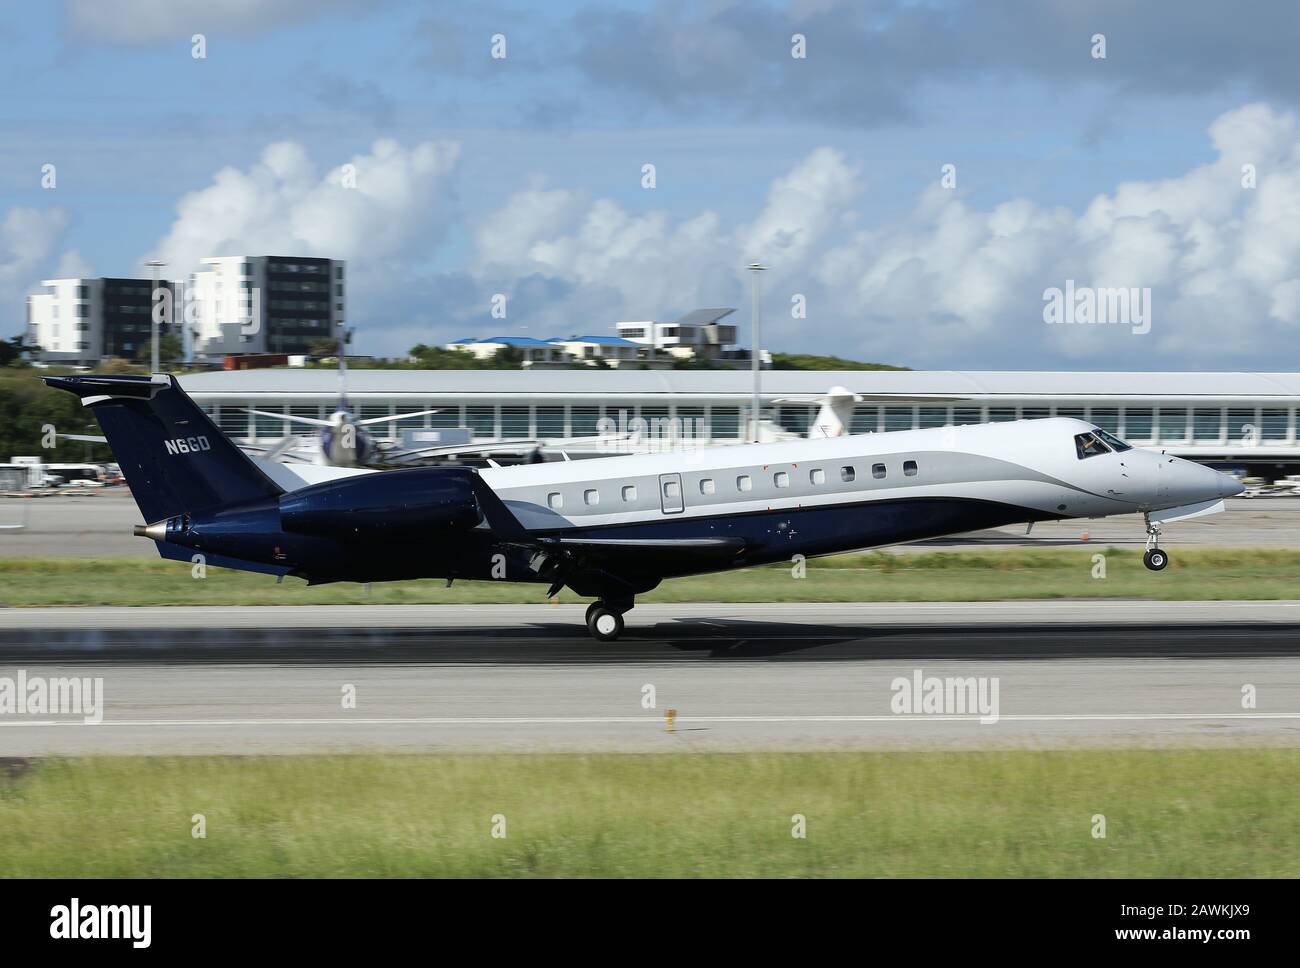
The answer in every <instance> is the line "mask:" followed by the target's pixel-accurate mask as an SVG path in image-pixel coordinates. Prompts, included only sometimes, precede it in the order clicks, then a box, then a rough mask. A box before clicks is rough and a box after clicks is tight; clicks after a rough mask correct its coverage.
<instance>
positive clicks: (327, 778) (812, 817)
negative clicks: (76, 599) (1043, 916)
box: [0, 749, 1300, 877]
mask: <svg viewBox="0 0 1300 968" xmlns="http://www.w3.org/2000/svg"><path fill="white" fill-rule="evenodd" d="M7 765H9V766H10V767H11V768H10V769H9V770H8V771H7V772H6V771H5V770H3V769H0V873H3V874H4V875H7V876H13V877H74V876H91V877H132V876H140V877H144V876H149V877H156V876H162V877H249V876H277V877H278V876H304V877H315V876H345V877H346V876H399V877H400V876H488V877H514V876H538V877H574V876H636V877H641V876H650V877H655V876H828V877H829V876H865V877H882V876H958V877H963V876H1009V877H1025V876H1082V877H1244V876H1252V877H1294V876H1297V874H1300V750H1294V749H1290V750H1284V749H1257V750H1253V749H1230V750H1168V751H1140V750H1125V751H1113V752H1103V751H1062V752H1035V751H1015V752H995V753H803V754H799V753H793V754H792V753H765V754H698V755H676V754H666V755H665V754H647V755H620V754H603V755H572V754H555V755H550V754H547V755H529V756H516V755H501V754H478V755H409V756H297V757H188V758H186V757H182V758H140V757H102V758H90V759H76V760H58V759H54V760H44V761H36V762H35V763H34V764H32V765H31V766H30V768H27V769H23V768H22V766H21V764H14V763H13V761H10V763H9V764H7ZM15 766H17V768H16V769H15V768H14V767H15ZM196 813H201V814H203V815H204V816H205V817H206V823H207V837H206V839H202V840H197V839H194V838H193V837H192V836H191V817H192V816H193V815H194V814H196ZM796 813H799V814H803V815H804V816H805V817H806V818H807V837H806V839H803V840H796V839H794V838H792V837H791V835H790V834H791V816H792V815H793V814H796ZM496 814H502V815H504V816H505V818H506V833H507V836H506V838H505V839H493V838H492V836H491V826H492V823H493V820H492V818H493V816H494V815H496ZM1094 814H1104V815H1105V817H1106V838H1105V839H1104V840H1103V839H1095V838H1094V837H1093V836H1092V826H1093V820H1092V817H1093V815H1094Z"/></svg>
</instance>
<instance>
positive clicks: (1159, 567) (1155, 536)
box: [1142, 516, 1169, 571]
mask: <svg viewBox="0 0 1300 968" xmlns="http://www.w3.org/2000/svg"><path fill="white" fill-rule="evenodd" d="M1146 522H1147V552H1146V554H1144V555H1143V556H1142V564H1144V565H1146V566H1147V567H1148V568H1149V569H1151V570H1152V571H1164V570H1165V567H1166V566H1167V565H1168V564H1169V555H1168V554H1166V553H1165V552H1164V551H1162V550H1160V525H1159V524H1156V523H1153V522H1152V521H1151V518H1150V517H1149V516H1148V517H1147V518H1146Z"/></svg>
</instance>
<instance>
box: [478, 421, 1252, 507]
mask: <svg viewBox="0 0 1300 968" xmlns="http://www.w3.org/2000/svg"><path fill="white" fill-rule="evenodd" d="M1093 430H1094V427H1093V426H1092V425H1091V424H1088V423H1086V422H1084V421H1082V420H1074V419H1070V418H1053V419H1046V420H1020V421H1011V422H1006V423H992V424H975V425H970V426H961V427H938V428H934V429H929V430H907V431H897V432H893V433H878V434H858V435H853V436H847V437H835V438H829V439H823V440H799V441H787V442H782V443H775V444H754V445H749V446H741V447H718V448H700V449H697V450H692V451H686V452H670V453H664V454H643V455H634V456H627V457H608V458H601V459H594V460H583V461H569V462H550V463H545V464H529V465H518V466H513V467H501V468H491V469H486V470H483V471H481V475H482V477H483V479H484V480H485V481H486V482H487V483H488V484H489V485H490V486H491V487H492V489H493V490H494V491H496V492H497V494H498V495H500V497H501V498H502V499H503V500H504V501H505V502H506V504H507V506H508V507H509V508H510V509H511V510H512V511H513V512H514V513H515V515H516V516H517V517H518V518H519V520H520V522H521V523H522V524H523V525H524V527H526V528H530V529H551V528H559V529H562V528H573V527H595V526H600V525H609V524H627V523H635V522H646V521H653V520H662V519H664V518H665V517H667V516H672V517H676V518H692V517H714V516H717V515H727V514H744V513H752V512H756V511H764V510H784V509H794V508H812V507H828V506H834V505H837V504H846V505H847V504H858V503H863V502H873V501H890V500H900V499H915V498H926V497H941V498H959V499H966V500H975V501H989V502H996V503H998V504H1004V505H1012V506H1015V507H1023V508H1025V509H1026V510H1027V511H1029V512H1035V516H1059V517H1101V516H1105V515H1110V514H1127V513H1133V512H1142V511H1154V510H1160V509H1163V508H1172V507H1182V506H1184V505H1190V504H1195V503H1197V502H1202V501H1207V500H1215V499H1218V498H1221V497H1226V496H1230V495H1232V494H1236V493H1239V492H1240V490H1241V486H1240V484H1239V483H1238V482H1237V481H1236V480H1235V479H1234V478H1231V477H1229V476H1228V475H1226V474H1221V473H1219V472H1218V471H1215V470H1213V469H1211V468H1208V467H1204V466H1202V465H1200V464H1196V463H1193V462H1190V461H1185V460H1181V459H1179V458H1174V457H1169V456H1167V455H1164V454H1158V453H1154V452H1151V451H1145V450H1139V449H1136V448H1135V449H1130V450H1126V451H1122V452H1110V453H1102V454H1097V455H1096V456H1092V457H1087V458H1080V457H1079V455H1078V453H1077V451H1076V446H1075V439H1074V438H1075V436H1076V435H1077V434H1081V433H1088V432H1090V431H1093ZM905 463H906V465H907V467H906V468H905ZM913 465H914V467H913ZM1028 517H1029V516H1028V515H1027V518H1028Z"/></svg>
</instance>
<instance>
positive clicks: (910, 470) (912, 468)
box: [903, 460, 916, 477]
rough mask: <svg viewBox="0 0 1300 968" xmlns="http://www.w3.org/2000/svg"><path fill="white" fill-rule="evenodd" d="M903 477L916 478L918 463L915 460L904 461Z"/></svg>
mask: <svg viewBox="0 0 1300 968" xmlns="http://www.w3.org/2000/svg"><path fill="white" fill-rule="evenodd" d="M903 475H904V476H905V477H915V476H916V461H914V460H905V461H903Z"/></svg>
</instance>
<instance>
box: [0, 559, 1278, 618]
mask: <svg viewBox="0 0 1300 968" xmlns="http://www.w3.org/2000/svg"><path fill="white" fill-rule="evenodd" d="M1097 554H1103V555H1104V556H1105V567H1106V577H1105V578H1094V577H1093V572H1094V569H1095V567H1096V566H1095V565H1094V562H1093V560H1092V559H1093V556H1094V555H1097ZM1298 579H1300V551H1289V550H1259V549H1240V550H1236V549H1187V550H1184V549H1181V548H1180V549H1177V550H1175V551H1174V552H1173V553H1172V555H1171V562H1170V565H1169V568H1168V569H1167V570H1165V571H1163V572H1160V573H1155V572H1150V571H1147V570H1146V569H1145V568H1144V567H1143V566H1142V554H1141V552H1140V551H1131V550H1117V549H1114V548H1102V547H1092V548H1083V549H1078V550H1075V549H1070V550H1047V549H1042V550H1040V549H1029V550H1016V551H1012V550H1007V551H992V552H987V551H928V552H916V553H907V554H894V553H891V552H870V553H866V554H852V555H840V556H836V557H833V558H821V559H814V560H812V561H809V562H807V574H806V576H805V577H804V578H802V579H796V578H794V577H793V576H792V570H791V566H789V565H780V566H769V567H763V568H751V569H745V570H742V571H733V572H728V573H724V574H718V575H702V576H698V577H694V578H689V579H675V580H670V581H666V582H664V583H663V584H662V585H661V586H660V587H659V588H657V589H655V590H654V591H653V592H651V593H650V594H648V595H644V596H641V597H640V598H639V599H638V600H639V601H641V602H877V601H993V600H998V599H1014V598H1147V599H1162V600H1170V601H1178V600H1188V599H1210V600H1221V599H1261V600H1263V599H1278V598H1297V597H1300V581H1298ZM544 596H545V586H543V585H536V584H509V583H505V582H490V581H480V582H457V583H456V585H455V586H453V587H452V588H450V589H448V588H445V587H444V586H443V583H442V582H441V581H408V582H387V583H382V584H376V585H373V586H372V587H371V589H370V591H369V593H367V592H366V590H365V588H364V587H363V586H361V585H356V584H348V583H343V584H337V585H325V586H316V587H314V588H308V587H307V585H306V583H305V582H302V581H300V580H298V579H294V578H289V579H286V580H285V582H284V584H283V585H277V584H276V583H275V580H274V579H272V578H269V577H267V576H265V575H253V574H249V573H246V572H237V571H228V570H226V569H222V568H209V569H207V577H206V578H204V579H202V580H196V579H194V578H192V577H191V573H190V568H189V566H188V565H186V564H184V563H179V562H169V561H161V560H158V561H154V560H140V559H132V558H102V559H65V558H59V559H21V558H20V559H0V606H10V607H20V606H35V605H310V604H326V605H327V604H340V605H348V604H366V603H371V604H424V603H428V604H438V603H442V604H467V603H476V602H477V603H516V602H541V601H543V600H544ZM560 600H561V601H578V599H577V598H576V597H575V596H574V595H573V594H572V593H571V592H568V591H565V592H562V593H561V595H560Z"/></svg>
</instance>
